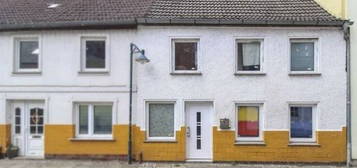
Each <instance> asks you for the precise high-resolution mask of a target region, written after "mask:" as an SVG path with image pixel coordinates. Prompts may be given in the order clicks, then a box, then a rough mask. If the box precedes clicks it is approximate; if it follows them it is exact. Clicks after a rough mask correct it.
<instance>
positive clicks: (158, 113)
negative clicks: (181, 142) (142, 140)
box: [147, 102, 175, 139]
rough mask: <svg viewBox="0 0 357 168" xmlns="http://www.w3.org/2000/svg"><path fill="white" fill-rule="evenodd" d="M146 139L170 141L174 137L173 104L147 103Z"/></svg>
mask: <svg viewBox="0 0 357 168" xmlns="http://www.w3.org/2000/svg"><path fill="white" fill-rule="evenodd" d="M147 107H148V110H147V113H148V115H147V116H148V129H149V130H148V135H147V136H148V138H149V139H172V138H174V135H175V128H174V127H175V120H174V119H175V117H174V116H175V104H174V103H172V102H164V103H148V104H147Z"/></svg>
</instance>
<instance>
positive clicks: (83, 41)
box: [80, 35, 110, 73]
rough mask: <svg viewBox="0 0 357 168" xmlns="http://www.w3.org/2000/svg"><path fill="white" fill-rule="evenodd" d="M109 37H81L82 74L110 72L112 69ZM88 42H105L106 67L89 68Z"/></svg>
mask: <svg viewBox="0 0 357 168" xmlns="http://www.w3.org/2000/svg"><path fill="white" fill-rule="evenodd" d="M108 39H109V38H108V36H105V35H103V36H82V37H81V40H80V41H81V42H80V43H81V45H80V46H81V69H80V72H89V73H90V72H94V73H95V72H109V67H110V65H109V64H110V52H109V51H110V50H109V40H108ZM87 41H104V42H105V67H104V68H87V65H86V62H87V61H86V60H87V57H86V42H87Z"/></svg>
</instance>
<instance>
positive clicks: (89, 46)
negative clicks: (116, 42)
mask: <svg viewBox="0 0 357 168" xmlns="http://www.w3.org/2000/svg"><path fill="white" fill-rule="evenodd" d="M82 70H83V71H103V70H104V71H106V70H107V47H106V38H105V37H104V38H102V37H93V38H82Z"/></svg>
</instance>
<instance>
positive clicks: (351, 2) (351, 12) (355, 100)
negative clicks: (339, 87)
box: [317, 0, 357, 160]
mask: <svg viewBox="0 0 357 168" xmlns="http://www.w3.org/2000/svg"><path fill="white" fill-rule="evenodd" d="M317 2H319V3H320V4H321V5H322V7H324V8H325V9H326V10H327V11H329V12H331V13H332V14H334V15H335V16H336V17H339V18H343V19H350V20H351V21H354V22H355V21H356V20H357V11H356V7H357V1H355V0H317ZM350 41H351V51H350V52H351V56H350V57H351V75H350V76H351V107H352V108H351V119H350V120H351V131H350V133H351V154H350V156H348V157H351V159H352V160H356V159H357V134H356V131H357V120H356V118H357V87H356V85H357V26H356V23H354V24H353V25H352V26H351V27H350Z"/></svg>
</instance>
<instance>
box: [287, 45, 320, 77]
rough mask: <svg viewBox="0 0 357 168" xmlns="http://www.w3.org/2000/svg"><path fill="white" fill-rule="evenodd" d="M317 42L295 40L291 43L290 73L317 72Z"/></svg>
mask: <svg viewBox="0 0 357 168" xmlns="http://www.w3.org/2000/svg"><path fill="white" fill-rule="evenodd" d="M316 43H317V40H314V39H293V40H291V41H290V56H291V64H290V71H297V72H299V71H300V72H304V71H305V72H314V71H317V48H316Z"/></svg>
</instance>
